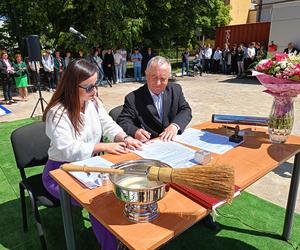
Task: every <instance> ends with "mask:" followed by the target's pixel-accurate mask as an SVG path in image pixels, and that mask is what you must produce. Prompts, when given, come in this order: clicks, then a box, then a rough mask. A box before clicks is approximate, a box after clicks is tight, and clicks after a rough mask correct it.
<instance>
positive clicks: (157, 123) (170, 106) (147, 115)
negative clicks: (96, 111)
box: [117, 83, 192, 138]
mask: <svg viewBox="0 0 300 250" xmlns="http://www.w3.org/2000/svg"><path fill="white" fill-rule="evenodd" d="M191 119H192V111H191V108H190V105H189V104H188V103H187V101H186V100H185V98H184V96H183V93H182V89H181V86H180V85H178V84H174V83H168V85H167V87H166V89H165V91H164V94H163V119H162V121H161V120H160V118H159V115H158V112H157V109H156V107H155V105H154V103H153V99H152V96H151V94H150V92H149V90H148V87H147V84H145V85H144V86H142V87H140V88H139V89H137V90H135V91H133V92H131V93H129V94H128V95H127V96H126V97H125V102H124V106H123V110H122V112H121V114H120V115H119V117H118V119H117V123H118V124H119V125H120V126H121V127H122V128H123V129H124V131H125V132H126V133H127V134H128V135H131V136H132V137H134V135H135V132H136V130H137V129H139V128H143V129H145V130H147V131H148V132H150V133H151V138H155V137H158V136H159V134H160V133H161V132H163V131H164V129H165V128H166V127H168V126H169V125H170V123H176V124H177V125H179V127H180V130H179V133H182V132H183V130H184V129H185V127H186V126H187V125H188V123H189V122H190V121H191Z"/></svg>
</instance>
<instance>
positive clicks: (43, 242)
mask: <svg viewBox="0 0 300 250" xmlns="http://www.w3.org/2000/svg"><path fill="white" fill-rule="evenodd" d="M28 193H29V197H30V201H31V205H32V208H33V211H34V218H35V223H36V227H37V230H38V234H39V237H40V241H41V245H42V249H44V250H46V249H47V245H46V240H45V236H44V230H43V227H42V223H41V217H40V213H39V209H38V207H37V204H36V200H35V198H34V196H33V195H32V193H31V192H28Z"/></svg>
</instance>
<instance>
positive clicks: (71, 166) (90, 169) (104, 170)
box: [60, 163, 124, 174]
mask: <svg viewBox="0 0 300 250" xmlns="http://www.w3.org/2000/svg"><path fill="white" fill-rule="evenodd" d="M60 168H61V169H62V170H65V171H68V172H69V171H77V172H100V173H108V174H124V170H123V169H117V168H101V167H91V166H78V165H74V164H69V163H66V164H63V165H62V166H61V167H60Z"/></svg>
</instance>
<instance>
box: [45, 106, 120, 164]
mask: <svg viewBox="0 0 300 250" xmlns="http://www.w3.org/2000/svg"><path fill="white" fill-rule="evenodd" d="M55 112H56V113H55ZM80 115H81V118H82V121H83V124H84V125H83V126H82V128H81V130H80V134H77V135H76V134H75V130H74V127H73V125H72V123H71V121H70V119H69V117H68V114H67V111H63V108H62V107H59V105H57V106H55V107H53V108H52V109H50V110H49V112H48V114H47V119H46V134H47V136H48V137H49V138H50V140H51V143H50V148H49V151H48V154H49V159H51V160H54V161H61V162H73V161H80V160H84V159H87V158H90V157H91V156H92V154H93V149H94V146H95V144H97V143H99V142H100V140H101V138H102V136H106V137H107V138H108V139H109V140H110V141H114V138H115V136H116V135H117V134H118V133H120V132H123V130H122V128H121V127H120V126H119V125H118V124H117V123H115V122H114V121H113V119H112V118H111V117H110V116H109V115H108V113H107V112H106V110H105V109H104V107H103V105H102V103H99V102H98V103H97V104H96V102H95V103H94V102H93V101H87V102H86V103H85V112H84V113H80Z"/></svg>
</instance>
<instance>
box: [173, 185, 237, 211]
mask: <svg viewBox="0 0 300 250" xmlns="http://www.w3.org/2000/svg"><path fill="white" fill-rule="evenodd" d="M171 187H173V188H174V189H176V190H177V191H179V192H181V193H182V194H184V195H186V196H187V197H189V198H190V199H192V200H194V201H195V202H197V203H199V204H200V205H202V206H203V207H205V208H207V209H210V210H215V209H217V208H218V207H220V206H222V205H224V204H225V203H227V201H226V200H220V199H217V198H214V197H211V196H210V195H207V194H204V193H202V192H200V191H198V190H195V189H193V188H190V187H187V186H185V185H179V184H174V183H172V184H171ZM234 189H235V191H234V195H233V197H234V198H235V197H237V196H239V195H240V191H241V189H240V187H238V186H236V185H235V187H234Z"/></svg>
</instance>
